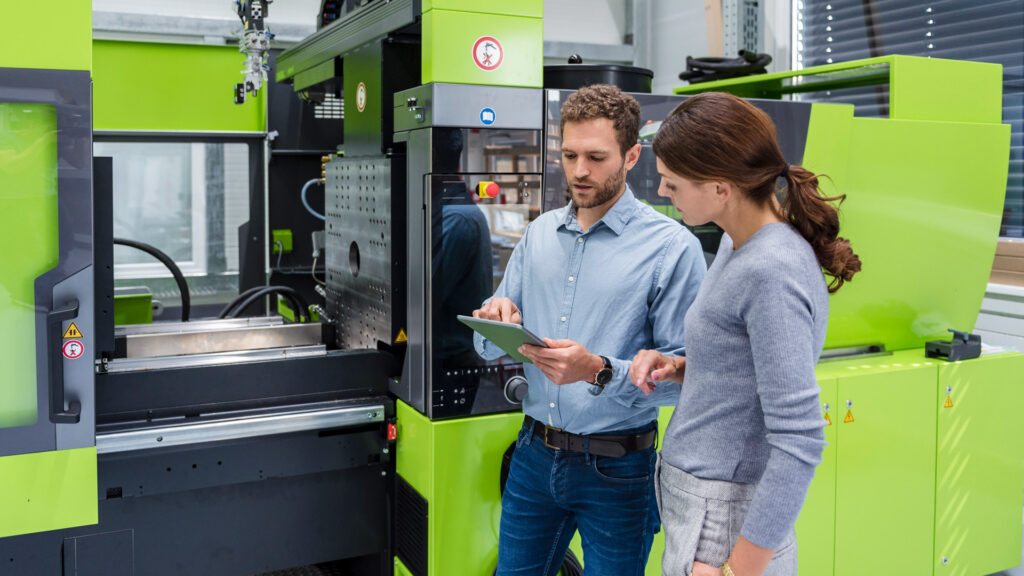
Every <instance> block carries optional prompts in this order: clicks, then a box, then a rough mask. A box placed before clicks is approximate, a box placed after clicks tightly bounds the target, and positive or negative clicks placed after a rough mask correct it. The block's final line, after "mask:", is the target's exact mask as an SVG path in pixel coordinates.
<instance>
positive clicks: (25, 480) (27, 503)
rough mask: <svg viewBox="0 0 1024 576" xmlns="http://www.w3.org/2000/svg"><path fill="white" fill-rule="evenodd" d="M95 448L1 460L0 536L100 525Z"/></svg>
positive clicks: (8, 457)
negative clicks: (1, 512)
mask: <svg viewBox="0 0 1024 576" xmlns="http://www.w3.org/2000/svg"><path fill="white" fill-rule="evenodd" d="M98 494H99V492H98V489H97V481H96V448H95V447H92V448H77V449H74V450H59V451H56V452H37V453H34V454H20V455H17V456H5V457H3V458H0V510H3V514H2V515H0V538H6V537H8V536H15V535H19V534H29V533H33V532H43V531H46V530H57V529H60V528H69V527H72V526H86V525H89V524H96V523H97V522H99V512H98V508H97V506H96V500H97V498H98Z"/></svg>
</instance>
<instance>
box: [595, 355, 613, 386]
mask: <svg viewBox="0 0 1024 576" xmlns="http://www.w3.org/2000/svg"><path fill="white" fill-rule="evenodd" d="M600 358H601V362H604V366H603V367H602V368H601V369H600V370H598V371H597V374H594V382H593V384H594V386H597V388H598V389H600V390H604V387H605V384H608V383H609V382H611V381H612V361H611V360H609V359H608V357H607V356H601V357H600Z"/></svg>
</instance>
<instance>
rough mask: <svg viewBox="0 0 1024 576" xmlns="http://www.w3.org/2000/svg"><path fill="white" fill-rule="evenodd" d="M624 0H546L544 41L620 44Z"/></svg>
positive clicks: (624, 14) (623, 33) (624, 28)
mask: <svg viewBox="0 0 1024 576" xmlns="http://www.w3.org/2000/svg"><path fill="white" fill-rule="evenodd" d="M625 35H626V0H545V2H544V40H545V41H547V42H577V43H581V44H622V39H623V37H624V36H625Z"/></svg>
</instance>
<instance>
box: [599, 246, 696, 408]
mask: <svg viewBox="0 0 1024 576" xmlns="http://www.w3.org/2000/svg"><path fill="white" fill-rule="evenodd" d="M657 266H658V272H657V273H656V274H655V275H654V278H653V282H652V285H651V288H650V297H649V299H648V301H649V303H650V305H649V307H648V311H647V322H648V324H649V325H650V327H651V336H652V341H653V344H654V348H655V349H656V350H658V351H659V352H661V353H662V354H665V355H666V356H677V357H678V356H685V355H686V342H685V339H684V334H683V319H684V318H685V317H686V311H687V310H688V309H689V308H690V305H691V304H693V300H694V299H695V298H696V297H697V290H698V289H699V288H700V283H701V281H703V280H704V275H705V273H706V272H707V264H706V263H705V260H704V251H703V250H702V249H701V246H700V242H698V241H697V238H696V237H695V236H693V235H692V234H689V233H687V232H686V229H685V228H683V227H682V226H680V229H679V232H678V233H677V234H675V236H674V237H673V238H672V240H671V241H670V242H667V243H666V245H665V247H664V249H663V250H662V253H661V255H660V258H659V259H658V262H657ZM610 360H611V363H612V367H613V374H614V376H613V378H612V381H611V382H609V383H608V385H607V386H605V392H604V393H605V394H610V395H612V396H613V397H614V398H615V401H616V402H618V403H620V404H622V405H623V406H642V407H647V406H674V405H675V404H676V401H677V400H678V399H679V389H680V387H679V384H676V383H674V382H662V383H659V384H657V386H655V388H654V392H652V393H651V394H650V395H644V393H643V392H642V391H641V390H640V389H639V388H637V387H636V386H634V385H633V383H632V382H631V381H630V379H629V367H630V364H631V363H632V360H633V359H632V358H610Z"/></svg>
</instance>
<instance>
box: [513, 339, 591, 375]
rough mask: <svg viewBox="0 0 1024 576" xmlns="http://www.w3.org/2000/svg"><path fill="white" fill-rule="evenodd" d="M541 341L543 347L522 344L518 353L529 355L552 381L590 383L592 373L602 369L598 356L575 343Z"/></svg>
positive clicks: (567, 341)
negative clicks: (545, 346) (545, 345)
mask: <svg viewBox="0 0 1024 576" xmlns="http://www.w3.org/2000/svg"><path fill="white" fill-rule="evenodd" d="M544 343H545V344H547V345H548V347H547V348H544V347H543V346H533V345H530V344H523V345H522V346H520V347H519V353H520V354H522V355H523V356H526V357H527V358H529V359H530V361H532V362H533V363H534V365H535V366H537V368H540V371H541V372H543V373H544V375H545V376H547V377H548V380H551V381H552V382H554V383H555V384H572V383H573V382H580V381H583V382H593V381H594V376H595V375H596V374H597V373H598V372H600V371H601V369H602V368H604V361H602V360H601V357H600V356H596V355H594V354H591V353H590V352H588V351H587V349H586V347H585V346H583V345H582V344H580V343H579V342H574V341H572V340H551V339H550V338H545V339H544Z"/></svg>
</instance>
